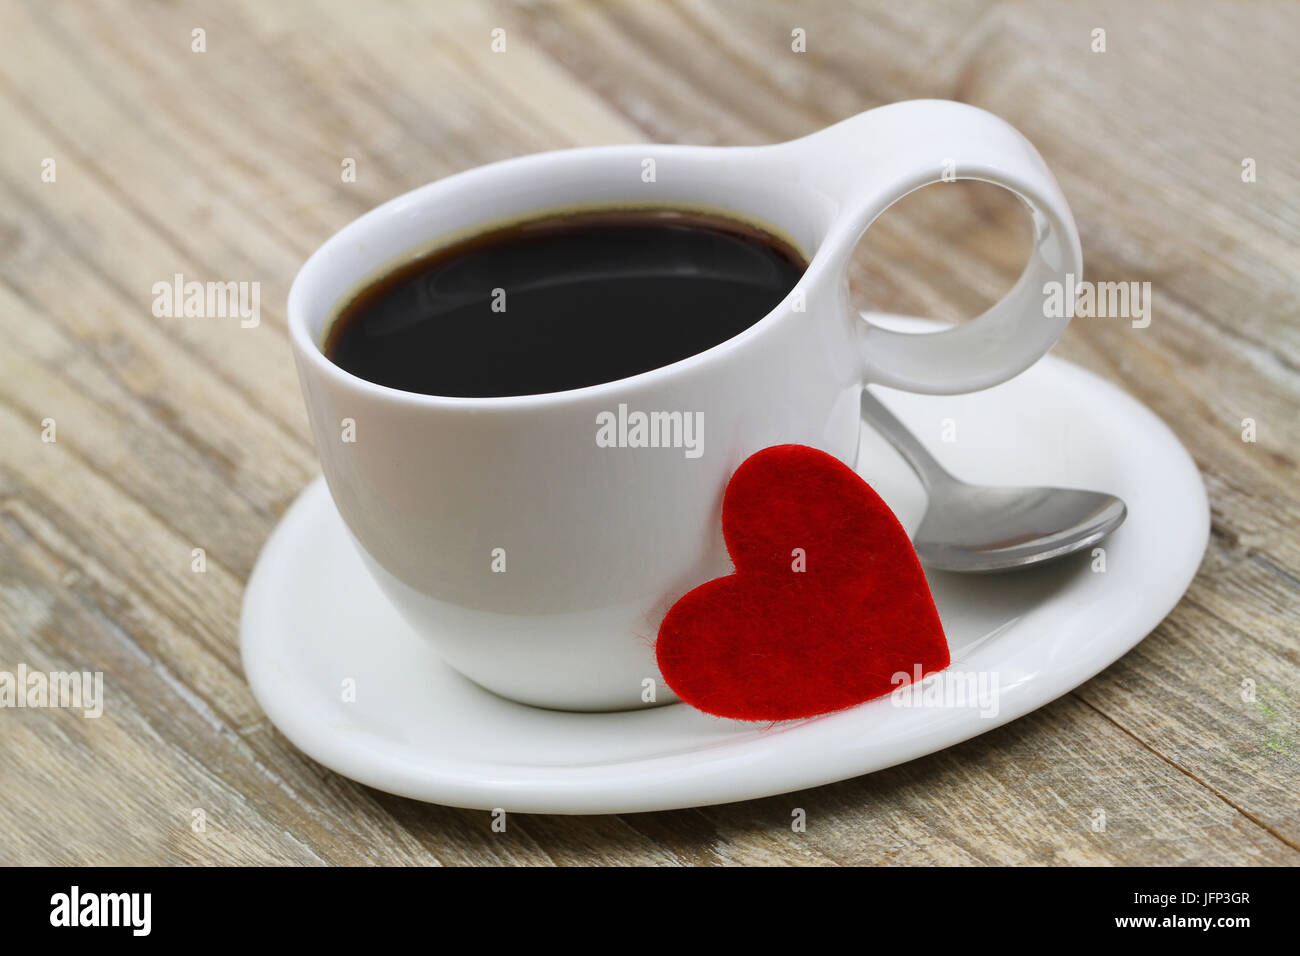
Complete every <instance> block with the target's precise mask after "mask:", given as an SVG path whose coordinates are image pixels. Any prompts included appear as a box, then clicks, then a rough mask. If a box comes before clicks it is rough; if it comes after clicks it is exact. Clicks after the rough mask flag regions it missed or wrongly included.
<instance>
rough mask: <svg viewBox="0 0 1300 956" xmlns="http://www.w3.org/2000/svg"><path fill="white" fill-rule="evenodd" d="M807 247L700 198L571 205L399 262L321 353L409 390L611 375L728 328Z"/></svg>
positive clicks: (770, 302) (448, 390)
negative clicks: (698, 205) (721, 212)
mask: <svg viewBox="0 0 1300 956" xmlns="http://www.w3.org/2000/svg"><path fill="white" fill-rule="evenodd" d="M805 268H806V263H805V262H804V260H803V258H802V257H801V256H800V255H799V253H798V252H797V251H796V250H795V249H793V248H791V247H790V246H789V245H788V244H787V243H785V242H783V241H782V240H780V239H777V238H776V237H774V236H771V235H769V234H768V233H766V232H764V231H762V230H760V229H758V228H757V227H753V226H748V225H746V224H743V223H738V222H733V221H731V220H727V219H722V218H714V217H709V216H705V215H697V214H693V213H677V212H663V211H658V210H656V211H618V212H596V213H573V214H566V215H559V216H553V217H550V218H546V219H538V220H533V221H529V222H524V223H519V224H517V225H512V226H508V227H505V228H502V229H498V230H494V231H491V232H486V233H483V234H480V235H477V236H474V237H472V238H470V239H467V240H464V241H461V242H458V243H454V244H452V245H450V246H447V247H444V248H442V249H439V250H437V251H435V252H433V253H432V254H430V255H428V256H426V257H423V258H421V259H418V260H415V261H412V262H410V263H406V264H404V265H402V266H400V267H398V268H396V269H395V270H394V271H392V272H390V273H389V274H388V275H386V276H383V277H382V278H380V279H378V280H377V281H376V282H374V283H372V284H371V285H370V286H368V287H366V288H365V289H363V290H362V291H361V292H360V293H359V294H358V295H357V296H356V297H354V298H353V299H352V300H351V301H349V302H348V303H347V304H346V305H345V306H344V307H343V308H342V310H341V311H340V312H339V313H338V315H337V317H336V318H335V319H334V321H333V323H332V325H331V326H330V329H329V332H328V335H327V337H326V341H325V354H326V356H327V357H328V358H329V359H330V360H331V361H333V362H334V363H335V364H337V365H339V366H340V367H342V368H344V369H346V370H347V371H349V372H351V373H352V374H354V375H357V376H360V377H361V378H364V379H368V380H369V381H371V382H376V383H378V384H380V385H387V386H390V387H392V388H399V389H403V390H405V391H409V392H420V393H424V394H428V395H446V396H465V397H472V396H477V397H482V396H501V395H532V394H540V393H545V392H559V391H566V390H568V389H574V388H581V387H583V386H585V385H595V384H598V383H601V382H612V381H615V380H617V379H620V378H626V377H627V376H629V375H636V374H637V373H639V372H646V371H649V370H650V369H655V368H659V367H661V366H664V365H669V364H671V363H673V362H677V361H680V360H681V359H684V358H687V357H688V356H691V355H694V354H696V353H698V352H703V351H704V350H706V349H708V348H711V347H712V346H714V345H717V344H718V343H720V342H724V341H726V340H727V339H729V338H731V337H733V336H734V335H736V334H738V333H740V332H742V331H744V330H745V329H746V328H748V327H749V326H751V325H753V324H754V323H756V322H757V321H758V320H759V319H761V318H763V316H765V315H766V314H767V313H768V312H770V311H771V310H772V309H773V308H774V307H775V306H776V305H777V304H778V303H779V302H780V301H781V300H782V299H783V298H785V296H786V295H787V294H788V293H789V292H790V290H791V289H792V288H794V285H795V283H797V282H798V281H799V277H800V276H801V275H803V272H804V269H805Z"/></svg>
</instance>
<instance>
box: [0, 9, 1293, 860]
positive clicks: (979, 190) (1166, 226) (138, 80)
mask: <svg viewBox="0 0 1300 956" xmlns="http://www.w3.org/2000/svg"><path fill="white" fill-rule="evenodd" d="M497 27H501V28H503V29H504V30H505V31H506V32H505V38H506V50H505V51H504V52H500V53H497V52H493V51H492V49H491V43H492V30H493V29H494V28H497ZM796 28H800V29H803V30H804V31H805V35H806V38H807V39H806V43H807V49H806V52H803V53H796V52H794V51H793V50H792V49H791V46H792V39H791V38H792V30H794V29H796ZM195 29H202V30H203V31H205V32H204V34H203V35H202V39H203V41H204V42H203V46H204V50H203V51H202V52H196V51H195V49H194V47H195V46H196V45H198V41H197V40H196V38H195V34H194V33H193V31H194V30H195ZM1095 29H1103V30H1104V31H1105V39H1106V49H1105V51H1104V52H1094V51H1093V49H1092V47H1093V46H1094V44H1095V39H1094V32H1093V31H1094V30H1095ZM1297 36H1300V9H1298V8H1297V7H1295V6H1290V7H1287V6H1284V5H1281V4H1271V3H1259V4H1254V3H1243V4H1226V3H1225V4H1214V3H1162V4H1142V5H1141V8H1140V9H1137V8H1136V6H1134V5H1129V4H1126V3H1121V2H1116V3H1113V4H1112V3H1105V4H1095V3H1082V4H1069V5H1065V4H1058V3H1052V2H1044V3H1001V4H989V3H983V2H969V3H956V4H953V3H945V4H936V5H931V4H928V3H916V2H913V3H908V4H889V5H884V4H882V5H880V6H878V7H861V8H855V7H850V6H847V5H845V4H844V3H842V2H827V3H824V4H821V3H819V4H814V5H809V6H803V7H800V8H798V9H794V8H792V7H791V6H790V5H788V4H784V3H776V2H772V3H744V4H741V3H734V4H717V5H715V4H711V3H705V2H701V0H669V2H655V3H637V4H632V3H621V2H616V3H600V4H598V3H586V4H561V5H557V6H548V5H544V4H541V3H528V4H520V5H511V4H505V3H488V4H478V5H470V4H459V3H457V4H452V3H446V4H445V5H444V4H429V3H415V2H412V3H410V4H408V5H405V6H403V7H398V6H396V5H388V4H366V5H360V4H353V3H342V2H339V3H333V4H327V5H323V6H322V5H317V4H306V3H301V4H300V3H284V2H277V3H256V4H255V3H251V2H250V3H247V4H239V5H230V4H225V3H222V4H216V3H213V4H210V5H201V6H196V5H194V4H184V5H181V4H154V3H147V4H146V3H126V2H122V3H88V2H87V3H67V4H49V3H43V2H41V0H31V2H12V0H11V2H6V3H4V4H3V5H0V37H3V41H2V42H3V56H0V130H3V149H0V163H2V164H3V165H2V166H0V187H2V188H3V193H4V196H3V204H0V323H3V327H2V329H0V343H2V344H0V436H2V441H0V670H9V671H13V670H14V669H15V668H16V667H17V666H18V665H19V664H25V665H26V666H27V667H28V668H29V669H31V670H46V671H49V670H83V669H85V670H99V671H103V672H104V674H105V675H106V676H105V679H106V688H105V694H106V698H107V704H106V708H105V712H104V715H103V717H102V718H100V719H98V720H86V719H83V718H82V717H81V716H79V715H76V714H74V713H72V712H69V711H67V710H55V709H45V710H32V709H23V710H19V709H9V710H4V711H0V794H2V796H0V863H44V862H64V863H70V862H83V861H84V862H91V863H110V862H112V863H146V862H166V863H200V862H202V863H598V862H609V863H615V862H617V863H667V864H672V863H810V864H817V863H831V862H834V863H1035V864H1043V863H1098V864H1111V863H1138V864H1148V863H1198V864H1199V863H1288V864H1295V863H1297V862H1300V801H1298V798H1297V793H1300V718H1298V714H1300V711H1298V710H1297V701H1298V700H1300V679H1298V678H1297V663H1298V662H1300V651H1298V650H1297V626H1296V625H1297V615H1296V606H1297V599H1298V598H1300V578H1298V576H1300V541H1298V539H1297V535H1296V533H1295V530H1294V529H1295V528H1296V526H1297V524H1298V523H1300V493H1298V491H1297V481H1296V473H1295V472H1296V455H1297V451H1296V449H1297V448H1300V424H1298V419H1300V414H1298V413H1300V404H1298V402H1300V373H1298V366H1300V321H1297V319H1298V315H1300V310H1298V308H1297V293H1298V292H1300V253H1298V252H1297V249H1298V248H1300V134H1298V132H1297V125H1296V111H1295V104H1296V103H1297V102H1300V58H1298V57H1297V56H1296V46H1295V40H1296V37H1297ZM913 97H947V98H952V99H958V100H964V101H967V102H970V103H974V104H977V105H979V106H982V107H985V108H987V109H990V110H992V111H994V112H996V113H998V114H1000V115H1002V116H1004V117H1006V118H1007V119H1008V120H1009V121H1011V122H1012V123H1013V124H1015V125H1016V126H1017V127H1018V128H1020V129H1021V130H1022V131H1023V132H1024V133H1025V134H1026V135H1027V136H1028V137H1029V138H1030V139H1031V140H1032V141H1033V142H1034V143H1035V144H1037V145H1038V147H1039V149H1040V150H1041V151H1042V153H1043V154H1044V156H1045V157H1046V159H1047V161H1048V164H1049V165H1050V166H1051V167H1052V168H1053V169H1054V170H1055V171H1056V173H1057V176H1058V177H1059V179H1060V181H1061V184H1062V187H1063V188H1064V190H1065V192H1066V194H1067V196H1068V197H1069V200H1070V202H1071V204H1072V206H1073V208H1074V211H1075V215H1076V218H1077V219H1078V222H1079V227H1080V229H1081V231H1082V234H1083V242H1084V252H1085V258H1086V261H1087V264H1088V274H1089V277H1090V278H1092V279H1094V280H1113V281H1150V282H1151V283H1152V286H1153V314H1152V322H1151V324H1150V326H1149V327H1148V328H1145V329H1134V328H1132V327H1131V325H1130V323H1128V322H1127V321H1123V320H1118V321H1116V320H1106V319H1079V320H1076V321H1075V322H1074V323H1073V324H1072V326H1071V328H1070V329H1069V331H1068V333H1067V334H1066V336H1065V338H1064V339H1063V340H1062V342H1061V344H1060V345H1059V346H1058V347H1057V352H1058V354H1061V355H1063V356H1065V357H1067V358H1069V359H1071V360H1073V361H1075V362H1079V363H1081V364H1083V365H1085V366H1087V367H1089V368H1091V369H1093V370H1095V371H1097V372H1099V373H1100V374H1102V375H1103V376H1105V377H1106V378H1108V379H1109V380H1111V381H1113V382H1116V383H1118V384H1119V385H1121V386H1122V387H1124V388H1125V389H1127V390H1128V391H1129V392H1130V393H1132V394H1133V395H1135V396H1137V397H1138V398H1139V399H1141V400H1142V401H1143V402H1145V403H1146V404H1147V405H1149V406H1150V407H1151V408H1152V409H1154V410H1155V411H1156V412H1157V413H1158V414H1159V415H1160V416H1161V417H1163V418H1164V419H1165V421H1167V422H1169V423H1170V425H1171V426H1172V427H1173V429H1174V430H1175V432H1176V433H1177V434H1178V436H1179V437H1180V438H1181V439H1182V441H1183V442H1184V443H1185V444H1186V445H1187V447H1188V448H1189V449H1190V450H1191V452H1192V454H1193V455H1194V456H1195V458H1196V460H1197V462H1198V464H1199V465H1200V467H1201V468H1202V470H1203V471H1204V475H1205V480H1206V483H1207V486H1208V489H1209V493H1210V499H1211V502H1212V506H1213V534H1212V538H1211V541H1210V547H1209V553H1208V554H1207V556H1206V558H1205V561H1204V564H1203V566H1202V568H1201V571H1200V573H1199V575H1198V577H1197V579H1196V581H1195V582H1194V583H1193V585H1192V587H1191V590H1190V591H1189V593H1188V594H1187V596H1186V597H1185V598H1184V600H1183V602H1182V603H1181V604H1180V605H1179V606H1178V608H1177V609H1176V610H1175V611H1174V612H1173V613H1172V614H1171V615H1170V616H1169V617H1168V619H1167V620H1165V622H1164V623H1163V624H1161V625H1160V627H1159V628H1157V629H1156V631H1155V632H1154V633H1153V634H1151V636H1150V637H1148V638H1147V639H1146V640H1145V641H1144V642H1143V643H1142V644H1141V645H1140V646H1139V647H1138V648H1137V649H1136V650H1134V651H1132V652H1131V653H1130V654H1128V655H1127V656H1126V657H1124V658H1123V659H1122V660H1120V661H1119V662H1117V663H1116V664H1114V665H1113V666H1112V667H1110V668H1109V669H1107V670H1106V671H1105V672H1104V673H1103V674H1101V675H1100V676H1098V677H1097V678H1095V679H1094V680H1092V681H1089V682H1088V683H1087V684H1085V685H1083V686H1082V687H1080V688H1078V689H1077V690H1075V691H1074V692H1072V693H1070V694H1068V695H1066V696H1065V697H1063V698H1061V699H1060V700H1058V701H1056V702H1055V703H1053V704H1051V705H1050V706H1048V707H1045V708H1043V709H1041V710H1039V711H1037V712H1036V713H1034V714H1032V715H1030V716H1028V717H1025V718H1023V719H1021V720H1018V721H1015V722H1014V723H1012V724H1010V725H1008V726H1005V727H1003V728H1001V729H999V730H996V731H993V732H991V733H988V734H985V735H984V736H981V737H978V738H976V739H974V740H971V741H969V742H967V743H965V744H962V745H961V746H957V747H953V748H951V749H949V750H946V751H944V752H941V753H938V754H935V755H933V756H930V757H927V758H925V759H922V760H917V761H913V762H912V763H909V764H906V765H904V766H900V767H896V768H894V769H891V770H887V771H884V772H881V773H876V774H873V775H871V776H868V777H862V778H859V779H855V780H850V781H846V782H844V783H840V784H836V785H834V786H827V787H821V788H818V789H816V790H811V791H807V792H803V793H797V794H791V795H787V796H780V797H773V798H771V799H765V800H756V801H752V802H749V803H742V804H733V805H728V806H721V807H709V808H704V809H699V810H684V811H677V812H670V813H652V814H640V815H627V816H613V817H586V818H559V817H541V816H532V817H530V816H519V817H513V818H512V821H511V825H510V827H509V828H508V831H507V832H506V833H505V834H497V833H493V832H492V830H491V827H490V822H491V821H490V818H489V815H488V814H487V813H483V812H476V811H466V810H456V809H447V808H442V807H436V806H427V805H423V804H420V803H416V802H413V801H410V800H405V799H401V798H398V797H393V796H389V795H387V794H384V793H380V792H378V791H374V790H370V789H367V788H365V787H362V786H359V785H357V784H354V783H352V782H351V781H349V780H347V779H344V778H343V777H340V776H338V775H336V774H334V773H332V772H331V771H329V770H326V769H324V768H323V767H321V766H319V765H317V764H316V763H314V762H313V761H311V760H309V759H307V758H306V757H304V756H303V755H301V754H300V753H299V752H298V751H297V750H295V749H294V747H293V746H292V745H290V744H289V743H288V741H286V740H285V738H284V737H282V736H281V735H280V734H279V733H278V732H277V731H276V730H275V729H274V728H273V727H271V725H270V724H269V723H268V721H267V719H266V718H265V716H263V714H262V712H261V710H260V709H259V708H258V706H257V704H256V702H255V701H254V700H253V697H252V695H251V694H250V693H249V689H248V685H247V684H246V683H245V681H244V677H243V674H242V672H241V668H240V662H239V653H238V644H237V637H238V615H239V607H240V597H241V594H242V592H243V588H244V583H245V581H246V579H247V577H248V574H249V571H250V569H251V568H252V565H253V561H254V559H255V558H256V556H257V553H258V549H259V548H260V547H261V545H262V543H263V541H264V540H265V538H266V536H267V534H268V533H269V532H270V531H271V529H272V527H274V525H275V523H276V520H277V519H278V518H279V516H280V515H281V514H282V513H283V512H284V510H285V508H286V507H287V506H288V504H289V503H290V502H291V501H292V500H293V498H294V496H295V495H296V494H297V493H298V491H299V490H301V488H302V487H303V485H304V484H306V483H307V482H308V481H309V480H310V479H311V478H312V476H313V475H314V474H316V473H317V468H318V466H317V461H316V457H315V455H314V453H313V451H312V444H311V439H310V436H309V433H308V429H307V425H306V420H305V417H304V414H303V406H302V400H301V398H300V396H299V392H298V384H297V381H296V379H295V375H294V370H293V366H292V362H291V359H290V354H289V347H288V344H287V340H286V335H285V324H284V300H285V294H286V292H287V290H288V286H289V283H290V281H291V280H292V278H293V275H294V273H295V271H296V269H297V268H298V266H299V265H300V264H301V262H302V261H303V259H304V258H305V257H306V256H307V255H308V254H309V253H310V252H311V251H312V250H313V249H314V248H315V247H316V246H317V245H318V244H319V243H320V242H321V241H322V240H323V239H324V238H325V237H326V236H328V235H329V234H330V233H332V232H333V231H334V230H335V229H337V228H339V227H340V226H342V225H343V224H344V223H346V222H348V221H349V220H350V219H352V218H353V217H355V216H356V215H358V214H359V213H361V212H363V211H364V210H366V209H369V208H370V207H372V206H374V205H376V204H378V203H380V202H382V201H384V200H386V199H388V198H390V197H392V196H395V195H397V194H399V193H401V192H404V191H405V190H408V189H410V188H412V187H415V186H418V185H420V184H422V183H425V182H428V181H429V180H432V179H436V178H438V177H440V176H444V175H446V174H448V173H453V172H456V171H458V170H461V169H465V168H468V167H471V166H475V165H478V164H480V163H483V162H486V161H489V160H495V159H500V158H503V157H507V156H514V155H517V154H522V153H529V152H533V151H537V150H543V149H553V148H557V147H566V146H575V145H589V144H596V143H614V142H620V141H645V140H651V141H668V142H673V141H680V142H691V143H723V144H748V143H763V142H769V141H776V140H781V139H786V138H789V137H793V136H798V135H801V134H803V133H807V132H809V131H811V130H814V129H817V128H819V127H821V126H823V125H826V124H827V123H829V122H832V121H834V120H837V119H840V118H843V117H846V116H849V115H852V114H853V113H856V112H859V111H861V110H863V109H866V108H870V107H874V106H877V105H880V104H883V103H888V102H891V101H894V100H901V99H908V98H913ZM348 159H351V160H354V161H355V170H356V176H355V181H345V177H344V175H343V172H344V170H345V163H346V161H347V160H348ZM1246 159H1253V160H1254V170H1255V178H1254V181H1252V182H1248V181H1243V161H1244V160H1246ZM47 160H53V161H54V162H53V166H51V165H50V164H49V163H48V162H46V161H47ZM51 171H52V172H53V176H52V177H51V176H50V175H49V173H50V172H51ZM51 178H52V179H53V181H47V180H49V179H51ZM1026 244H1027V226H1026V224H1025V223H1024V222H1023V221H1022V219H1021V216H1020V213H1019V211H1018V209H1017V207H1016V204H1015V202H1014V200H1012V199H1011V198H1010V197H1009V196H1008V195H1006V194H1004V193H1002V192H1001V191H999V190H997V189H995V188H993V187H981V186H977V185H973V184H958V185H940V186H936V187H931V188H929V189H927V190H924V191H922V192H921V193H918V194H915V195H913V196H912V197H909V198H908V199H907V200H905V201H904V202H902V203H900V204H899V205H898V206H896V207H894V208H893V209H891V210H890V211H889V213H887V214H886V216H885V217H884V218H883V219H882V220H881V221H880V222H878V223H877V225H876V226H875V227H874V228H873V229H872V230H871V232H870V233H869V235H868V237H867V238H865V239H864V240H863V242H862V244H861V248H860V249H859V253H858V267H857V272H858V276H857V279H858V286H859V294H860V298H861V301H862V302H863V303H864V304H869V305H872V306H875V307H879V308H885V309H889V310H892V311H899V312H910V313H916V314H927V315H936V316H940V317H945V318H962V317H966V316H971V315H975V314H977V313H978V312H979V311H981V309H982V308H983V307H984V306H985V305H987V304H988V303H990V302H992V301H993V300H994V299H995V298H997V296H998V295H999V294H1000V293H1001V292H1002V291H1003V290H1004V289H1006V288H1007V287H1008V286H1009V285H1010V283H1011V282H1012V281H1013V279H1014V278H1015V275H1016V274H1017V271H1018V269H1019V266H1020V264H1021V262H1022V261H1023V256H1024V254H1025V250H1026V248H1027V245H1026ZM176 273H181V274H183V275H184V276H185V277H186V278H192V279H199V280H201V281H206V280H221V281H256V282H260V283H261V295H262V319H261V322H260V324H259V325H258V326H257V327H256V328H241V327H240V324H239V322H238V320H237V319H195V318H191V319H184V318H175V319H174V318H166V317H163V318H159V317H155V315H154V314H153V312H152V308H151V303H152V302H153V299H154V293H153V291H152V289H153V286H154V284H155V283H157V282H160V281H163V282H166V281H170V280H171V279H172V277H173V276H174V275H175V274H176ZM47 419H51V420H53V422H54V429H55V431H54V433H53V434H49V426H48V424H43V423H45V422H46V420H47ZM1245 419H1251V420H1252V421H1253V422H1254V427H1255V437H1256V440H1255V441H1253V442H1250V441H1243V421H1244V420H1245ZM50 437H54V438H56V440H55V441H48V440H44V439H48V438H50ZM196 548H202V549H203V553H204V557H205V561H206V570H205V571H203V573H196V572H195V571H194V570H193V567H194V561H195V558H194V549H196ZM1247 681H1249V682H1253V687H1254V694H1253V700H1252V699H1247V698H1250V697H1251V696H1252V695H1251V694H1249V693H1244V689H1245V688H1246V687H1247V686H1250V685H1247V684H1244V682H1247ZM793 807H803V808H804V809H805V810H806V811H807V816H808V826H807V832H806V833H794V832H792V831H791V827H790V820H791V810H792V808H793ZM1098 810H1104V812H1105V814H1106V821H1107V825H1106V828H1105V831H1104V832H1094V829H1093V825H1092V824H1093V820H1094V818H1095V814H1096V811H1098ZM196 811H202V820H203V822H204V826H203V827H201V828H200V827H198V826H197V825H196V823H195V821H196V819H198V816H197V815H196Z"/></svg>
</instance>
